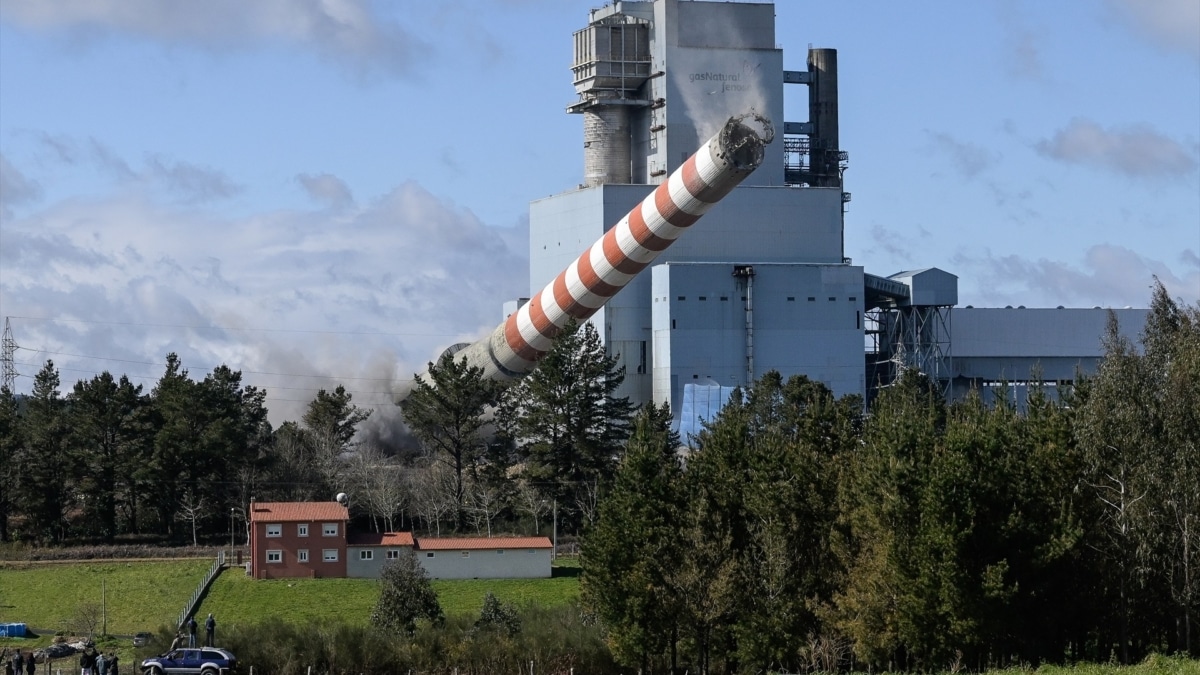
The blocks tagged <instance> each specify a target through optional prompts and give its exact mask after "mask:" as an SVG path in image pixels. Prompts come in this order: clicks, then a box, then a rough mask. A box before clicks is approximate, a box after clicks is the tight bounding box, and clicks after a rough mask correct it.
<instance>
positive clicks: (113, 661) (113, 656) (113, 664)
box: [108, 652, 121, 675]
mask: <svg viewBox="0 0 1200 675" xmlns="http://www.w3.org/2000/svg"><path fill="white" fill-rule="evenodd" d="M117 663H118V659H117V653H116V652H109V653H108V675H121V673H120V670H119V669H118V667H117Z"/></svg>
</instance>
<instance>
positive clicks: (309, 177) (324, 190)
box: [296, 173, 354, 206]
mask: <svg viewBox="0 0 1200 675" xmlns="http://www.w3.org/2000/svg"><path fill="white" fill-rule="evenodd" d="M296 182H298V183H300V187H302V188H304V191H305V192H307V193H308V196H309V197H311V198H312V199H315V200H317V201H320V202H326V203H327V204H329V205H330V206H346V205H347V204H351V203H353V202H354V196H353V195H352V194H351V193H350V187H349V186H348V185H346V183H345V181H343V180H342V179H341V178H338V177H337V176H335V175H333V174H331V173H321V174H315V175H314V174H307V173H302V174H299V175H297V176H296Z"/></svg>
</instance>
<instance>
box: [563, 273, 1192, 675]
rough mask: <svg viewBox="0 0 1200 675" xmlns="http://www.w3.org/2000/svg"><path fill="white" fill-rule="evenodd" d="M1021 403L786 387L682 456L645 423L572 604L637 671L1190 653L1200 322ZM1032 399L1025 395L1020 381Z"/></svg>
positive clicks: (759, 390) (724, 422)
mask: <svg viewBox="0 0 1200 675" xmlns="http://www.w3.org/2000/svg"><path fill="white" fill-rule="evenodd" d="M1102 340H1103V345H1104V351H1105V358H1104V360H1103V362H1102V365H1101V366H1100V368H1099V371H1098V372H1097V373H1095V375H1094V376H1093V377H1091V378H1088V379H1081V380H1080V381H1078V382H1077V383H1076V385H1075V386H1073V387H1070V388H1067V387H1056V389H1060V391H1058V393H1057V395H1051V392H1050V391H1048V389H1047V388H1044V387H1040V388H1039V387H1034V388H1033V390H1032V391H1031V392H1030V394H1029V396H1028V399H1027V400H1026V401H1024V402H1023V405H1022V406H1020V407H1018V406H1016V405H1014V403H1013V397H1012V396H1011V392H1007V391H1000V392H998V393H997V394H998V395H996V396H995V397H994V400H995V403H994V404H991V405H985V404H984V402H983V399H982V398H981V397H980V396H979V394H978V392H976V393H974V394H972V395H970V396H968V397H966V398H965V399H964V400H961V401H956V402H953V403H947V402H946V401H945V400H944V399H943V397H942V396H941V394H940V392H939V390H938V389H937V387H936V386H935V384H934V383H933V382H931V381H929V380H928V379H927V378H926V377H924V376H923V375H920V374H919V373H913V372H909V373H904V374H903V375H902V376H901V377H900V378H899V380H898V381H897V382H896V383H895V384H894V385H892V386H889V387H887V388H885V389H884V390H883V391H882V392H881V393H880V394H879V396H878V398H877V399H876V400H875V401H874V402H873V404H872V406H871V408H870V410H869V413H867V414H864V412H863V407H862V405H861V402H860V401H859V400H857V399H856V398H853V397H849V398H843V399H835V398H834V397H833V396H832V395H831V393H830V392H829V390H828V389H827V388H826V387H824V386H823V385H821V384H820V383H816V382H812V381H809V380H808V379H806V378H804V377H793V378H790V379H788V380H786V381H784V380H783V379H782V378H781V377H780V376H779V375H778V374H775V373H772V374H768V375H767V376H765V377H763V378H762V379H761V380H760V381H758V382H756V383H755V384H754V386H753V387H750V388H749V389H748V390H747V391H745V392H739V393H738V394H736V395H735V396H734V398H733V399H732V401H731V402H730V403H729V404H728V405H727V406H726V407H725V408H723V409H722V410H721V411H720V413H719V414H718V415H717V416H716V418H715V419H714V420H712V422H711V423H709V424H708V425H707V427H706V428H705V430H704V431H703V432H702V433H701V434H700V437H699V439H698V444H697V445H698V448H697V449H696V450H695V451H693V452H691V453H689V454H687V455H686V457H684V456H681V455H680V454H679V453H678V452H677V451H676V448H677V445H678V439H676V438H674V437H672V434H671V431H670V427H669V425H668V416H669V415H668V412H667V411H666V410H664V409H661V408H655V407H647V408H646V409H644V410H642V411H641V412H640V413H639V415H638V416H637V418H636V420H635V423H634V426H633V433H632V436H631V438H630V441H629V443H628V446H627V448H626V451H625V453H624V455H623V457H622V459H621V463H620V466H619V468H618V469H617V472H616V475H615V477H614V480H613V483H612V486H611V488H609V489H608V491H607V493H606V495H605V497H604V499H603V500H602V502H601V504H600V509H599V516H598V519H597V522H596V524H595V526H594V527H593V528H591V529H590V530H588V531H587V533H586V534H585V538H584V542H583V549H582V557H581V563H582V566H583V570H584V574H583V577H582V592H583V600H584V603H585V605H587V606H589V607H591V608H593V609H594V611H595V612H596V613H597V615H598V617H599V618H600V620H601V622H602V623H603V624H604V625H606V626H607V627H608V630H609V643H610V645H611V647H612V648H613V651H614V655H615V656H616V657H617V659H618V660H619V661H620V662H622V663H625V664H627V665H629V666H636V667H638V668H640V670H641V672H682V670H683V669H684V668H687V669H690V670H691V671H692V672H702V673H703V672H710V671H723V672H762V671H763V669H766V670H786V671H797V670H802V669H803V670H821V671H835V670H839V669H846V668H849V667H852V666H853V667H855V668H859V669H861V668H874V669H880V670H883V669H887V670H921V671H929V670H943V669H945V670H950V671H952V672H953V671H956V670H958V669H960V668H966V669H972V670H974V669H980V668H984V667H987V666H1005V665H1010V664H1037V663H1043V662H1050V663H1055V662H1063V661H1076V660H1093V661H1109V660H1119V661H1121V662H1124V663H1129V662H1132V661H1134V660H1135V659H1140V658H1142V657H1143V656H1144V655H1145V654H1147V653H1148V652H1152V651H1161V652H1175V651H1180V652H1185V653H1189V654H1191V655H1193V656H1194V655H1196V654H1198V653H1200V649H1198V642H1200V640H1198V638H1200V635H1197V633H1196V626H1195V622H1196V619H1197V617H1198V616H1200V576H1198V575H1197V571H1198V570H1200V528H1198V527H1197V525H1200V308H1180V307H1179V306H1178V305H1177V304H1176V303H1175V302H1174V301H1172V300H1171V299H1170V298H1169V296H1168V295H1167V294H1166V292H1165V290H1164V289H1163V288H1162V287H1161V285H1160V286H1158V287H1157V288H1156V290H1155V293H1154V297H1153V302H1152V308H1151V312H1150V315H1149V319H1148V322H1147V325H1146V327H1145V329H1144V332H1143V334H1142V338H1141V345H1140V349H1139V348H1137V345H1134V344H1131V343H1130V342H1129V341H1128V340H1126V339H1124V338H1122V337H1121V334H1120V332H1119V331H1118V327H1117V325H1116V319H1115V317H1114V316H1113V315H1111V314H1110V321H1109V325H1108V327H1107V330H1106V332H1105V334H1104V336H1103V338H1102ZM1034 379H1037V378H1034Z"/></svg>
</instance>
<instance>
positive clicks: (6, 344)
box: [0, 316, 17, 393]
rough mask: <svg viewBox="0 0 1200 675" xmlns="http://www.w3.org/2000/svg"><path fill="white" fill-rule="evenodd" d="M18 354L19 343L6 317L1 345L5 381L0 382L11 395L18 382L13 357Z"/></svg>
mask: <svg viewBox="0 0 1200 675" xmlns="http://www.w3.org/2000/svg"><path fill="white" fill-rule="evenodd" d="M16 353H17V341H16V340H14V339H13V333H12V324H11V323H9V319H8V317H7V316H6V317H4V339H3V342H2V343H0V361H3V371H4V379H3V381H2V382H0V385H2V386H3V387H4V388H5V389H7V390H8V391H9V392H10V393H11V392H12V390H13V387H14V386H16V382H17V368H16V364H15V363H13V355H15V354H16Z"/></svg>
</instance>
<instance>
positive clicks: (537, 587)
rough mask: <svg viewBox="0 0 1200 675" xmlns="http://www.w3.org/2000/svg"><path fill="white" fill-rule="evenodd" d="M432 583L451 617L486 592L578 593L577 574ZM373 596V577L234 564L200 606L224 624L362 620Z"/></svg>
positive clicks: (554, 599)
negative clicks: (253, 571) (280, 574)
mask: <svg viewBox="0 0 1200 675" xmlns="http://www.w3.org/2000/svg"><path fill="white" fill-rule="evenodd" d="M433 588H434V590H435V591H437V594H438V600H439V601H440V602H441V604H442V610H443V611H444V612H445V613H446V614H447V615H448V616H455V615H459V614H475V613H477V612H479V609H480V607H482V606H483V598H484V596H485V595H486V594H487V593H488V591H491V592H492V593H493V594H494V595H495V596H496V597H497V598H499V599H500V600H502V601H504V602H511V603H514V604H518V605H524V604H530V603H537V604H539V605H542V606H547V607H553V606H557V605H564V604H567V603H569V602H571V601H572V600H573V599H575V598H577V597H578V596H579V579H578V578H577V577H575V576H556V577H553V578H550V579H462V580H435V581H434V582H433ZM378 597H379V585H378V582H377V581H375V580H374V579H290V580H289V579H273V580H258V581H256V580H254V579H250V578H248V577H246V575H245V574H243V573H241V571H240V570H238V569H234V570H227V571H225V572H223V573H222V574H221V576H219V577H217V580H216V581H215V582H214V583H213V586H212V588H211V589H210V590H209V593H208V597H206V598H205V599H204V602H203V606H202V611H203V612H204V613H208V612H212V613H213V615H214V616H215V617H217V620H218V621H219V622H223V623H227V624H229V625H233V624H242V623H253V622H255V621H257V620H258V619H260V618H262V617H267V616H271V617H279V618H281V619H283V620H284V621H288V622H308V621H314V620H317V619H321V618H339V619H343V620H345V621H346V622H348V623H353V624H361V625H366V624H367V622H368V620H369V619H370V616H371V609H372V608H373V607H374V606H375V601H376V599H377V598H378Z"/></svg>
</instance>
